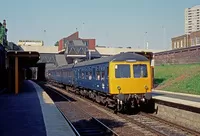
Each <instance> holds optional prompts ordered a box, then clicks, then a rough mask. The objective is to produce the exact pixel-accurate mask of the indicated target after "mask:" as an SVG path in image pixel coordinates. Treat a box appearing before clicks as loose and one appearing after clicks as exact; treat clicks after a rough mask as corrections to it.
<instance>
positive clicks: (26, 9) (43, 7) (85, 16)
mask: <svg viewBox="0 0 200 136" xmlns="http://www.w3.org/2000/svg"><path fill="white" fill-rule="evenodd" d="M2 5H3V6H2ZM195 5H200V1H199V0H15V1H14V0H4V1H2V2H1V8H0V20H2V21H3V20H4V19H6V21H7V28H8V40H9V41H10V42H15V43H17V42H18V40H44V42H45V45H47V46H53V45H54V43H55V42H56V41H58V40H60V39H61V38H63V37H67V36H69V35H70V34H72V33H74V32H76V28H77V30H78V31H79V34H80V37H81V38H95V39H96V44H97V45H102V46H108V47H132V48H145V43H146V42H148V45H149V47H148V48H149V49H158V50H163V49H170V48H171V38H172V37H174V36H179V35H182V34H184V9H185V8H189V7H192V6H195ZM2 21H1V22H2ZM44 30H46V31H44Z"/></svg>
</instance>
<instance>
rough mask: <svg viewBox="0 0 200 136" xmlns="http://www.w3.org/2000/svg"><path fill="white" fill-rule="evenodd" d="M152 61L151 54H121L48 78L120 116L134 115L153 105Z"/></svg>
mask: <svg viewBox="0 0 200 136" xmlns="http://www.w3.org/2000/svg"><path fill="white" fill-rule="evenodd" d="M152 57H153V55H152V53H151V52H147V53H145V52H138V53H136V52H126V53H120V54H117V55H114V56H109V57H102V58H99V59H94V60H88V61H84V62H79V63H76V64H69V65H66V66H62V67H58V68H56V69H53V70H49V71H48V75H49V80H51V81H54V82H57V83H61V84H64V85H66V88H70V89H73V90H76V91H77V92H79V93H80V94H81V95H84V96H86V97H89V98H91V99H93V100H95V101H97V102H98V103H103V104H104V105H107V106H112V107H115V111H116V112H118V111H131V110H132V109H135V108H138V107H139V106H141V105H146V106H145V107H150V106H151V105H152V104H151V102H150V101H151V100H152V95H151V92H152V88H153V65H152V60H153V58H152ZM147 105H148V106H147ZM151 108H153V107H151Z"/></svg>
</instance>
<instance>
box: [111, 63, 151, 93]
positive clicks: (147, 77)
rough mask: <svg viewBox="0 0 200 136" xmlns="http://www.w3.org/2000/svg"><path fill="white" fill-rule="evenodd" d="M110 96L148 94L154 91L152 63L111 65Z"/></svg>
mask: <svg viewBox="0 0 200 136" xmlns="http://www.w3.org/2000/svg"><path fill="white" fill-rule="evenodd" d="M109 71H110V72H109V90H110V94H113V95H114V94H116V95H118V94H124V95H126V94H127V95H128V94H138V95H139V94H146V93H147V94H148V93H151V90H152V70H151V64H150V61H122V62H110V63H109Z"/></svg>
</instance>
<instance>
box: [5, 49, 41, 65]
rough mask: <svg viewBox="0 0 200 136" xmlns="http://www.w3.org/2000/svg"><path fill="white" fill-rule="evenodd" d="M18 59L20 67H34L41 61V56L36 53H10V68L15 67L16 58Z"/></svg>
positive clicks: (8, 55) (8, 57) (8, 56)
mask: <svg viewBox="0 0 200 136" xmlns="http://www.w3.org/2000/svg"><path fill="white" fill-rule="evenodd" d="M16 57H17V58H18V62H19V67H33V66H35V65H36V63H37V62H38V61H39V59H40V54H39V53H38V52H35V51H8V52H7V59H8V60H9V66H13V65H14V63H15V58H16Z"/></svg>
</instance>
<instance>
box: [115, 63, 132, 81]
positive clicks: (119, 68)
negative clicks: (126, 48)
mask: <svg viewBox="0 0 200 136" xmlns="http://www.w3.org/2000/svg"><path fill="white" fill-rule="evenodd" d="M130 75H131V74H130V65H127V64H119V65H115V77H116V78H130Z"/></svg>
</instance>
